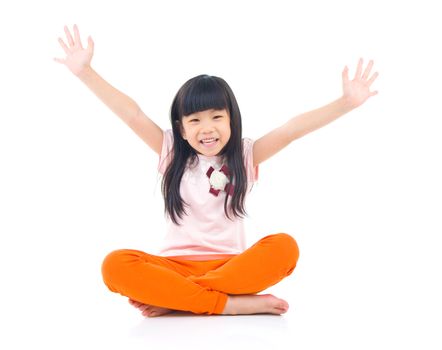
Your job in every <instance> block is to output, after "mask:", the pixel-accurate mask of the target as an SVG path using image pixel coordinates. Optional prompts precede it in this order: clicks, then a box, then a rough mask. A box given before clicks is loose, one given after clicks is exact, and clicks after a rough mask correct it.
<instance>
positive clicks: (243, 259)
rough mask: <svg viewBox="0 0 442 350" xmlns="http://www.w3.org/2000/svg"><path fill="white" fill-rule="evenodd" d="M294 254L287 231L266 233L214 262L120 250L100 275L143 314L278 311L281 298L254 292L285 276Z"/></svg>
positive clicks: (282, 309) (281, 310) (283, 305)
mask: <svg viewBox="0 0 442 350" xmlns="http://www.w3.org/2000/svg"><path fill="white" fill-rule="evenodd" d="M298 256H299V251H298V247H297V244H296V241H295V240H294V239H293V238H292V237H291V236H289V235H287V234H276V235H269V236H266V237H264V238H262V239H261V240H259V241H258V242H257V243H256V244H255V245H253V246H252V247H250V248H249V249H247V250H246V251H244V252H243V253H241V254H239V255H237V256H235V257H233V258H229V259H224V260H217V261H204V262H195V261H176V260H171V259H167V258H165V257H157V256H153V255H149V254H146V253H143V252H140V251H134V250H120V251H116V252H113V253H111V254H110V255H108V257H107V258H106V259H105V261H104V262H103V278H104V281H105V283H106V285H107V286H108V287H109V289H110V290H112V291H114V292H119V293H120V294H122V295H126V296H128V297H129V302H130V303H131V304H132V305H133V306H135V307H137V308H138V309H140V311H141V312H142V314H143V315H144V316H150V317H152V316H160V315H164V314H166V313H168V312H171V311H172V310H184V311H191V312H194V313H208V314H212V313H217V314H253V313H276V314H281V313H284V312H286V311H287V309H288V303H287V302H286V301H284V300H282V299H278V298H276V297H275V296H273V295H271V294H264V295H255V294H256V293H258V292H260V291H262V290H264V289H266V288H268V287H270V286H271V285H274V284H276V283H277V282H279V281H280V280H281V279H283V278H284V277H286V276H288V275H290V274H291V272H292V271H293V269H294V268H295V266H296V262H297V259H298ZM116 257H117V258H116ZM116 262H117V263H116ZM204 269H205V270H206V271H204V272H205V273H202V270H204ZM171 289H172V292H170V290H171ZM180 293H181V294H180Z"/></svg>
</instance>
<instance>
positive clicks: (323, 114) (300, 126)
mask: <svg viewBox="0 0 442 350" xmlns="http://www.w3.org/2000/svg"><path fill="white" fill-rule="evenodd" d="M362 63H363V61H362V58H361V59H360V60H359V63H358V68H357V70H356V74H355V77H354V79H353V80H349V79H348V68H347V67H345V69H344V71H343V72H342V86H343V95H342V97H340V98H338V99H337V100H335V101H333V102H331V103H329V104H327V105H325V106H323V107H320V108H318V109H315V110H312V111H310V112H307V113H303V114H300V115H298V116H296V117H294V118H292V119H290V120H289V121H288V122H287V123H285V124H284V125H282V126H280V127H279V128H276V129H274V130H272V131H271V132H269V133H268V134H266V135H264V136H263V137H261V138H260V139H258V140H256V141H255V143H254V145H253V163H254V165H255V166H256V165H258V164H260V163H261V162H263V161H265V160H266V159H268V158H270V157H272V156H273V155H274V154H276V153H277V152H279V151H280V150H282V149H283V148H284V147H286V146H287V145H289V144H290V143H291V142H292V141H294V140H296V139H298V138H300V137H302V136H304V135H306V134H308V133H310V132H312V131H314V130H317V129H319V128H321V127H323V126H325V125H327V124H328V123H330V122H332V121H334V120H336V119H337V118H339V117H341V116H342V115H344V114H345V113H348V112H350V111H351V110H353V109H354V108H357V107H359V106H360V105H362V104H363V103H364V102H365V101H366V100H367V99H368V98H369V97H371V96H374V95H376V94H377V91H373V92H371V91H370V86H371V84H372V83H373V81H374V80H375V79H376V77H377V76H378V73H377V72H376V73H374V74H373V75H372V76H371V77H370V78H369V76H370V71H371V68H372V67H373V61H370V62H369V64H368V66H367V68H366V69H365V71H364V73H362Z"/></svg>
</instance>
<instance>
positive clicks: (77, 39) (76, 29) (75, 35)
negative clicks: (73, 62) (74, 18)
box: [74, 24, 83, 49]
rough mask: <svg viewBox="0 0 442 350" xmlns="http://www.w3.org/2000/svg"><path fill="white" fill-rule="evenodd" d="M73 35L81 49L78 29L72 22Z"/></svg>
mask: <svg viewBox="0 0 442 350" xmlns="http://www.w3.org/2000/svg"><path fill="white" fill-rule="evenodd" d="M74 37H75V42H76V43H77V44H78V45H79V46H80V48H81V49H83V46H82V45H81V39H80V31H79V30H78V27H77V25H76V24H74Z"/></svg>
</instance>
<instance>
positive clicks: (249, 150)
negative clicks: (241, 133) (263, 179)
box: [243, 137, 259, 183]
mask: <svg viewBox="0 0 442 350" xmlns="http://www.w3.org/2000/svg"><path fill="white" fill-rule="evenodd" d="M254 143H255V141H254V140H252V139H249V138H247V137H245V138H243V151H244V166H245V168H246V174H247V181H248V182H249V183H253V182H256V181H258V170H259V166H258V165H257V166H255V167H253V144H254Z"/></svg>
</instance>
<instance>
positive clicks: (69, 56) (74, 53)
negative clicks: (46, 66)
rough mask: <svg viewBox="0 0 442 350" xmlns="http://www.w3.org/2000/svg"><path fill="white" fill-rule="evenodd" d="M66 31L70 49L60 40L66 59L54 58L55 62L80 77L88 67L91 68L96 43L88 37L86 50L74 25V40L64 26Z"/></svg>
mask: <svg viewBox="0 0 442 350" xmlns="http://www.w3.org/2000/svg"><path fill="white" fill-rule="evenodd" d="M64 31H65V33H66V37H67V39H68V40H67V41H68V44H69V47H68V46H66V44H65V43H64V41H63V40H62V39H61V38H58V42H59V43H60V45H61V47H62V48H63V50H64V52H65V53H66V58H65V59H62V58H54V61H55V62H58V63H63V64H65V65H66V67H68V68H69V70H70V71H71V72H72V73H74V74H75V75H77V76H78V75H79V74H80V73H81V72H82V71H83V70H84V69H85V68H86V67H88V66H90V64H91V60H92V56H93V54H94V42H93V41H92V38H91V37H90V36H89V37H88V44H87V48H86V49H84V48H83V46H82V45H81V40H80V32H79V31H78V27H77V25H76V24H74V39H73V38H72V35H71V33H70V32H69V29H68V27H67V26H64Z"/></svg>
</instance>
